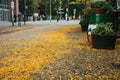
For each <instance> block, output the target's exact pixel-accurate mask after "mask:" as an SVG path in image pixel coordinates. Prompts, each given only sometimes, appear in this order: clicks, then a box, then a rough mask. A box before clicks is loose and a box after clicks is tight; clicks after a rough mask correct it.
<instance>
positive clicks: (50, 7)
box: [50, 0, 52, 22]
mask: <svg viewBox="0 0 120 80" xmlns="http://www.w3.org/2000/svg"><path fill="white" fill-rule="evenodd" d="M51 19H52V13H51V0H50V22H51Z"/></svg>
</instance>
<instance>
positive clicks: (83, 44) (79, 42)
mask: <svg viewBox="0 0 120 80" xmlns="http://www.w3.org/2000/svg"><path fill="white" fill-rule="evenodd" d="M78 29H79V26H70V27H63V28H61V29H59V30H52V31H46V32H39V33H37V34H36V36H35V37H34V38H32V39H31V40H28V41H19V40H13V41H9V40H7V38H6V36H4V40H3V41H1V42H0V79H1V80H35V79H34V77H32V76H31V73H34V72H41V70H42V68H43V67H44V66H45V65H49V63H54V62H56V60H58V59H61V58H63V57H64V55H69V54H71V53H72V52H75V50H79V51H81V52H79V53H84V52H85V51H86V52H90V51H91V50H92V51H96V52H102V53H103V52H104V53H108V52H109V53H117V52H119V53H120V50H119V49H120V45H119V44H120V40H119V39H118V40H117V44H116V48H115V50H98V49H92V48H91V47H90V46H88V43H87V38H86V33H85V32H81V31H79V30H78ZM69 33H70V35H69ZM112 55H113V54H112ZM119 55H120V54H116V55H114V56H116V58H117V61H120V58H119V57H118V56H119ZM88 56H89V55H88ZM91 58H92V57H91ZM91 58H87V57H86V61H87V62H91V61H92V59H91ZM102 59H103V58H102V56H99V57H97V58H96V61H98V62H99V61H101V60H102ZM115 60H116V59H115ZM93 62H94V61H93ZM114 62H116V61H114ZM61 63H62V62H61ZM78 64H79V63H78ZM72 65H74V63H72ZM84 66H86V69H88V70H92V69H93V68H92V65H91V64H87V65H84ZM66 67H67V66H66ZM103 70H104V67H103ZM48 71H49V70H48ZM76 72H77V71H76ZM56 73H57V72H56ZM42 74H44V73H42V72H41V75H42ZM97 74H98V73H97ZM115 74H116V75H114V77H116V78H115V79H116V80H117V79H118V78H120V77H119V75H120V71H118V72H117V71H116V73H115ZM68 75H69V80H75V79H76V80H84V79H86V80H92V76H93V75H94V76H98V75H95V73H94V74H93V75H91V74H86V75H84V77H80V76H78V75H76V76H73V75H71V74H68ZM109 76H112V75H108V76H104V75H103V76H99V77H98V80H109ZM58 78H59V79H58V80H62V76H60V75H59V76H58ZM49 79H50V80H55V78H54V75H53V76H52V75H51V77H50V78H49ZM37 80H40V79H37Z"/></svg>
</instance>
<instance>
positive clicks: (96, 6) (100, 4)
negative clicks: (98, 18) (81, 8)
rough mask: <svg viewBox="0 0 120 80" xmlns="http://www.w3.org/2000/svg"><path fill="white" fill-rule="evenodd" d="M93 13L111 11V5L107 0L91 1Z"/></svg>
mask: <svg viewBox="0 0 120 80" xmlns="http://www.w3.org/2000/svg"><path fill="white" fill-rule="evenodd" d="M91 9H92V11H93V13H111V12H113V8H112V6H111V5H110V4H109V3H108V2H104V1H95V2H92V3H91Z"/></svg>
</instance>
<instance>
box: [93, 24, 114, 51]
mask: <svg viewBox="0 0 120 80" xmlns="http://www.w3.org/2000/svg"><path fill="white" fill-rule="evenodd" d="M91 32H92V47H93V48H98V49H114V48H115V42H116V35H115V32H114V31H113V29H112V24H111V23H100V24H98V25H97V26H96V28H95V29H93V30H92V31H91Z"/></svg>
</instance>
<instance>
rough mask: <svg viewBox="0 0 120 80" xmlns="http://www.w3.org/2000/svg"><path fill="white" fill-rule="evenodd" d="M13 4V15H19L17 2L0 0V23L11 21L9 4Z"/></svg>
mask: <svg viewBox="0 0 120 80" xmlns="http://www.w3.org/2000/svg"><path fill="white" fill-rule="evenodd" d="M12 1H13V2H14V14H15V15H16V20H17V19H18V18H17V15H18V13H19V6H18V5H19V2H18V1H19V0H0V21H11V16H12V12H11V2H12Z"/></svg>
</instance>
